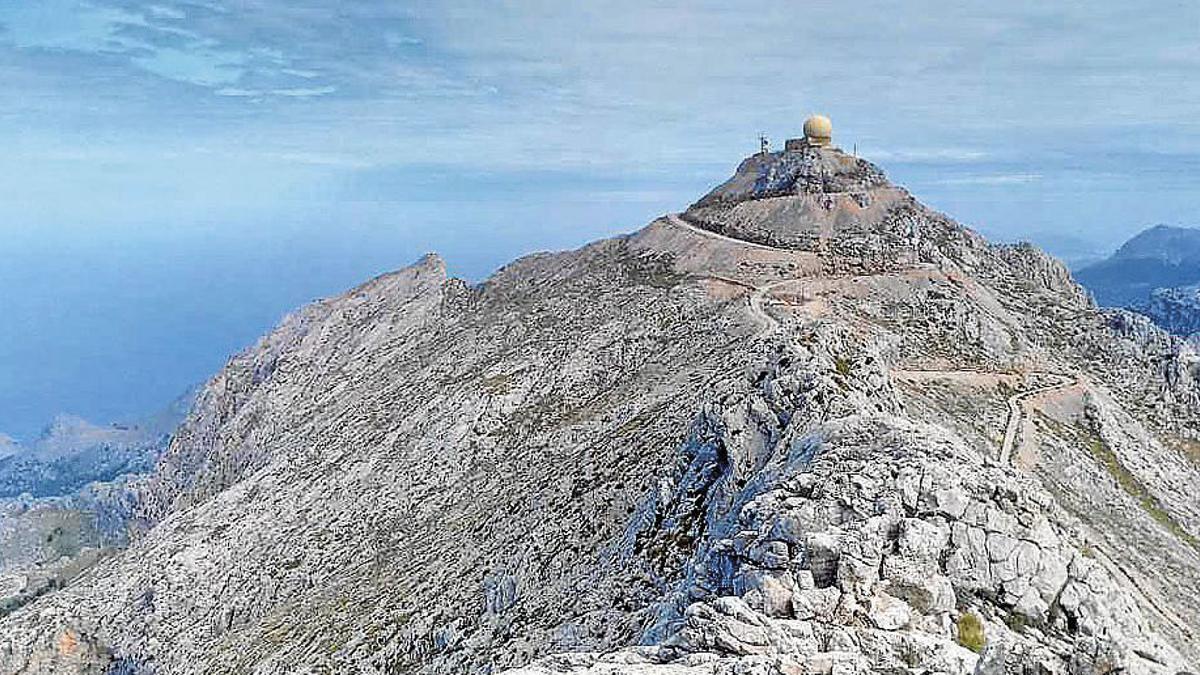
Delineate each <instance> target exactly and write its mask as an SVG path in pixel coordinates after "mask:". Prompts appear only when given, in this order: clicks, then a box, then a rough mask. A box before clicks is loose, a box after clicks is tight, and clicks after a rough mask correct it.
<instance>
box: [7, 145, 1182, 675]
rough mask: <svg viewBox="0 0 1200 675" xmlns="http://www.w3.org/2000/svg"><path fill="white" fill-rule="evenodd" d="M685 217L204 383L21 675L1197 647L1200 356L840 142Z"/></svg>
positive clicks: (538, 263) (554, 257)
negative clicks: (1010, 439) (122, 522)
mask: <svg viewBox="0 0 1200 675" xmlns="http://www.w3.org/2000/svg"><path fill="white" fill-rule="evenodd" d="M686 220H687V221H688V222H689V223H691V224H692V225H690V226H689V225H688V224H686V223H682V222H678V221H676V220H673V219H669V218H664V219H660V220H656V221H655V222H653V223H651V224H650V225H649V226H647V227H646V228H644V229H643V230H641V231H639V232H637V233H635V234H632V235H629V236H626V237H620V238H616V239H612V240H607V241H601V242H597V243H595V244H592V245H590V246H587V247H585V248H582V249H580V250H577V251H571V252H566V253H556V254H537V255H533V256H529V257H527V258H523V259H521V260H518V261H516V262H514V263H513V264H511V265H509V266H507V267H505V268H503V269H501V270H500V271H498V272H497V273H496V274H495V275H494V276H493V277H492V278H491V279H489V280H488V281H486V282H484V283H483V284H480V285H478V286H468V285H467V284H465V283H463V282H461V281H459V280H456V279H453V278H449V277H447V276H446V273H445V269H444V265H443V263H442V261H441V260H440V259H438V258H436V257H434V256H430V257H427V258H425V259H423V260H422V261H420V262H418V263H417V264H416V265H414V266H412V267H409V268H406V269H403V270H401V271H399V272H396V273H394V274H390V275H386V276H383V277H380V278H378V279H375V280H372V281H370V282H368V283H366V284H364V285H363V286H361V287H359V288H357V289H354V290H352V291H350V292H349V293H347V294H345V295H343V296H341V297H338V298H333V299H330V300H325V301H322V302H319V303H316V304H314V305H311V306H309V307H306V308H304V309H302V310H300V311H299V312H297V313H296V314H295V315H293V316H292V317H289V318H288V319H286V320H285V321H284V322H283V323H282V324H281V326H280V327H279V328H278V329H276V330H275V331H274V332H273V333H272V334H270V335H269V336H267V337H265V338H263V340H261V341H260V342H259V343H258V344H257V345H255V346H254V347H252V348H251V349H248V350H247V351H246V352H245V353H243V354H242V355H239V356H238V357H236V358H235V359H233V360H232V361H231V362H230V364H229V365H228V366H227V367H226V368H225V369H224V370H223V371H222V372H221V373H219V374H218V375H217V376H216V377H214V378H213V380H211V381H210V382H209V383H208V385H207V386H206V388H205V389H204V391H203V392H202V393H201V394H200V396H199V398H198V401H197V404H196V406H195V408H194V409H193V410H192V412H191V414H190V416H189V419H188V421H187V422H186V423H185V424H184V426H183V428H182V429H181V430H180V431H179V433H178V434H177V435H176V437H175V438H174V440H173V441H172V444H171V447H170V449H169V450H168V451H167V453H166V454H165V455H164V456H163V458H162V460H161V461H160V463H159V465H158V467H157V469H156V471H155V474H154V475H153V476H152V477H151V478H150V479H148V480H147V481H145V482H144V483H142V484H141V485H140V486H139V489H138V494H139V495H140V499H139V502H138V504H137V506H136V508H137V511H138V514H139V516H140V519H141V522H142V525H143V529H144V531H143V533H142V534H141V535H140V537H139V538H138V539H137V541H135V542H134V544H133V545H132V546H131V547H130V548H129V549H128V550H126V551H124V552H123V553H121V554H119V555H115V556H112V557H110V558H107V559H104V560H102V561H100V562H98V563H97V564H96V565H95V566H93V567H92V568H91V569H90V570H89V572H88V574H86V575H84V576H83V577H81V578H79V579H78V580H77V581H75V582H74V583H72V584H71V585H70V586H68V587H67V588H65V589H62V590H59V591H56V592H54V593H50V594H47V595H44V596H42V597H40V598H38V599H37V600H36V601H34V602H31V603H30V604H28V605H26V606H25V607H23V608H21V609H20V610H18V611H16V612H14V613H13V614H11V615H10V616H8V617H6V618H4V619H3V620H0V670H2V671H3V672H21V673H32V672H38V671H37V668H39V667H42V665H43V664H46V663H54V664H55V667H56V668H58V669H59V672H80V673H82V672H102V670H103V669H104V668H111V669H116V670H114V671H113V672H126V673H141V672H146V673H149V672H156V673H211V672H254V673H294V672H369V673H370V672H373V673H431V674H432V673H446V674H450V673H456V674H457V673H481V674H482V673H492V672H498V671H502V670H504V669H506V668H513V669H516V670H515V672H520V673H562V672H568V673H569V672H578V673H584V672H586V673H645V674H647V675H674V674H677V673H697V674H698V673H706V674H707V673H729V674H733V673H798V672H799V673H805V672H833V671H834V670H835V669H836V672H850V673H854V672H861V673H866V672H880V671H884V672H897V673H904V672H914V673H915V672H948V673H961V672H971V671H972V670H973V669H976V668H979V672H1012V671H1013V670H1014V669H1017V668H1021V667H1032V666H1030V664H1033V666H1040V667H1041V668H1043V669H1044V671H1045V672H1077V673H1084V672H1109V671H1111V670H1112V669H1114V668H1119V669H1124V670H1125V671H1126V672H1137V673H1170V674H1171V675H1174V674H1175V673H1176V672H1178V671H1180V670H1183V669H1186V668H1189V667H1191V666H1190V665H1189V664H1193V663H1195V661H1196V659H1197V656H1198V654H1200V644H1198V643H1197V642H1196V640H1197V637H1196V636H1195V635H1193V634H1192V633H1191V629H1190V626H1194V625H1200V606H1198V605H1197V601H1196V600H1195V598H1197V597H1200V557H1198V554H1197V551H1196V538H1197V537H1198V536H1200V502H1198V501H1197V500H1196V498H1195V497H1194V495H1193V494H1192V492H1193V491H1192V490H1190V489H1189V486H1194V485H1196V484H1200V471H1197V469H1196V466H1195V464H1194V461H1193V459H1192V455H1191V454H1190V453H1192V452H1194V451H1195V447H1196V446H1195V444H1196V443H1197V441H1200V439H1198V438H1197V436H1196V431H1195V430H1196V429H1198V428H1200V425H1198V423H1200V420H1198V419H1197V410H1200V405H1198V404H1200V385H1198V384H1197V379H1196V376H1197V373H1196V370H1195V368H1194V364H1192V363H1191V361H1189V358H1191V357H1190V356H1189V355H1190V354H1191V353H1192V352H1191V351H1190V350H1189V349H1187V348H1186V347H1185V346H1183V345H1182V344H1181V343H1179V342H1178V341H1177V340H1174V339H1172V338H1170V337H1169V336H1167V335H1165V334H1163V333H1162V332H1161V331H1158V330H1157V329H1154V328H1153V326H1148V325H1143V324H1141V323H1138V322H1137V319H1136V317H1130V316H1125V315H1106V314H1102V313H1100V312H1099V311H1097V310H1096V309H1095V308H1094V307H1092V306H1091V305H1090V304H1089V303H1088V301H1087V299H1086V297H1085V295H1084V294H1083V293H1082V291H1081V290H1080V289H1079V288H1078V286H1076V285H1075V284H1074V282H1072V281H1071V279H1070V277H1069V275H1068V274H1067V273H1066V271H1065V270H1064V269H1063V267H1062V266H1061V265H1060V264H1058V263H1057V262H1056V261H1054V260H1052V259H1050V258H1049V257H1047V256H1045V255H1044V254H1042V253H1041V252H1040V251H1037V250H1036V249H1033V248H1031V247H1001V246H993V245H991V244H988V243H987V242H986V241H984V240H983V239H982V238H980V237H979V236H978V235H976V234H974V233H972V232H970V231H969V230H966V229H964V228H961V227H960V226H958V225H957V224H955V223H953V221H950V220H949V219H947V218H945V217H944V216H941V215H939V214H936V213H933V212H931V211H929V210H928V209H926V208H925V207H923V206H921V205H920V204H919V203H917V202H916V201H915V200H913V199H912V198H911V197H910V196H909V195H908V194H907V193H906V192H904V191H903V190H902V189H900V188H898V187H895V186H892V185H890V184H888V183H887V182H886V181H885V180H884V178H883V176H882V174H881V173H880V172H879V171H878V170H877V169H875V168H874V167H872V166H871V165H869V164H867V163H866V162H863V161H862V160H858V159H855V158H852V157H848V156H846V155H845V154H843V153H840V152H839V151H836V150H830V149H821V150H805V151H804V152H798V153H784V154H782V155H768V156H756V157H753V158H751V159H749V160H747V161H746V162H744V163H743V164H742V166H741V167H740V168H739V170H738V174H737V175H736V176H735V177H734V178H733V179H732V180H731V181H729V182H728V183H726V184H725V185H723V186H721V187H720V188H718V189H717V190H715V191H714V193H712V194H710V195H709V196H707V197H705V198H704V199H702V200H701V201H700V202H698V203H697V205H695V206H694V207H692V208H691V209H689V211H688V212H687V214H686ZM715 233H719V234H722V235H725V236H715ZM729 237H733V239H730V238H729ZM738 239H744V240H746V241H753V242H756V243H757V245H750V244H747V243H742V242H739V241H738ZM1051 375H1053V376H1054V377H1050V376H1051ZM1047 382H1051V383H1061V384H1056V385H1054V386H1050V385H1048V384H1047ZM1022 392H1026V394H1022ZM1028 392H1038V393H1037V394H1036V395H1034V394H1029V393H1028ZM1014 401H1016V402H1015V403H1014ZM1014 408H1016V409H1017V411H1018V412H1019V413H1020V415H1019V416H1018V417H1017V418H1015V419H1016V421H1017V423H1018V428H1019V430H1020V433H1019V434H1018V435H1017V442H1016V447H1015V448H1013V449H1012V458H1011V459H1009V458H1005V460H1004V461H1001V452H1000V450H1001V440H1002V439H1003V437H1004V434H1005V429H1006V423H1008V422H1009V421H1010V420H1011V419H1012V418H1011V416H1012V415H1013V414H1014V413H1013V409H1014ZM67 634H69V635H72V636H75V639H76V641H77V643H78V644H86V645H89V650H88V652H87V654H88V655H89V657H88V660H87V662H86V663H85V662H82V661H79V660H76V661H71V660H70V659H68V658H66V656H64V655H63V652H62V650H61V644H62V643H61V636H63V635H67ZM635 645H641V646H635ZM97 664H99V665H97Z"/></svg>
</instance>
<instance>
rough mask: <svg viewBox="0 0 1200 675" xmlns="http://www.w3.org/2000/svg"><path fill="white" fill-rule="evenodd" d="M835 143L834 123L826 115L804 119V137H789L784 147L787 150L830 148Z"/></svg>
mask: <svg viewBox="0 0 1200 675" xmlns="http://www.w3.org/2000/svg"><path fill="white" fill-rule="evenodd" d="M832 145H833V123H832V122H830V121H829V118H828V117H826V116H824V115H813V116H811V117H809V118H808V119H806V120H804V138H789V139H788V140H787V142H786V143H785V144H784V146H783V149H784V150H785V151H787V152H794V151H797V150H803V149H805V148H828V147H830V146H832Z"/></svg>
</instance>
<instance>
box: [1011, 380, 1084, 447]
mask: <svg viewBox="0 0 1200 675" xmlns="http://www.w3.org/2000/svg"><path fill="white" fill-rule="evenodd" d="M1033 375H1035V376H1040V377H1045V378H1050V379H1053V380H1055V382H1054V383H1053V384H1048V385H1045V386H1041V387H1037V388H1035V389H1030V390H1028V391H1020V392H1017V393H1015V394H1013V395H1012V396H1009V397H1008V425H1007V426H1006V427H1005V429H1004V443H1003V444H1002V445H1001V446H1000V463H1001V464H1005V465H1008V464H1012V456H1013V451H1014V450H1015V449H1016V445H1017V441H1018V440H1019V438H1020V435H1021V425H1022V423H1023V422H1024V418H1025V406H1024V403H1025V401H1026V399H1029V398H1032V397H1034V396H1038V395H1041V394H1046V393H1049V392H1052V391H1058V390H1060V389H1066V388H1067V387H1073V386H1075V385H1076V384H1078V383H1079V379H1078V378H1075V377H1070V376H1068V375H1061V374H1059V373H1033Z"/></svg>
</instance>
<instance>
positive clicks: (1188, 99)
mask: <svg viewBox="0 0 1200 675" xmlns="http://www.w3.org/2000/svg"><path fill="white" fill-rule="evenodd" d="M1153 10H1154V11H1148V10H1147V9H1146V8H1145V7H1142V6H1137V5H1136V4H1131V3H1116V2H1107V3H1106V2H1096V3H1087V4H1086V5H1085V4H1083V3H1045V2H1028V3H1019V2H1016V3H1013V2H1009V3H995V2H986V3H985V2H962V3H932V2H858V3H845V2H815V3H795V2H771V1H769V0H768V1H761V2H755V3H728V2H688V3H675V4H665V3H653V2H634V1H624V0H620V1H616V2H604V3H588V4H584V3H562V2H540V1H538V2H495V1H488V2H484V1H480V2H420V1H418V2H408V3H398V2H397V3H392V2H388V3H384V2H365V1H357V2H356V1H343V2H333V1H331V0H325V1H321V2H314V1H311V0H300V1H295V0H291V1H286V0H241V1H238V2H232V1H226V0H194V1H188V2H177V1H174V0H162V1H157V0H156V1H153V2H140V1H123V0H113V1H103V0H97V1H93V2H68V1H65V0H6V1H5V2H4V3H3V4H0V83H3V86H2V87H0V149H2V151H0V175H3V176H4V178H5V179H4V180H3V181H0V317H5V318H6V319H7V322H6V324H4V325H0V430H3V431H8V432H9V433H16V434H18V435H21V436H26V437H28V436H30V435H32V434H33V433H36V429H37V427H38V426H39V425H41V424H42V423H44V421H45V420H46V418H47V417H48V416H49V415H51V414H53V413H54V412H56V411H59V410H70V411H72V412H77V413H81V414H84V415H86V416H89V417H92V418H94V419H97V420H99V421H107V420H109V419H116V418H122V417H128V416H130V415H133V414H135V413H137V412H139V411H144V410H149V409H151V408H153V407H154V406H156V405H158V404H159V403H161V402H164V401H166V400H167V399H169V398H170V397H171V396H172V395H173V394H174V393H175V392H177V391H180V390H182V389H183V388H184V387H186V386H187V385H188V384H190V383H192V382H194V381H197V380H200V379H203V378H204V377H206V376H207V375H209V374H211V373H212V372H213V371H214V370H215V369H216V368H218V367H219V366H220V365H221V363H222V362H223V360H224V359H225V358H227V356H228V355H229V354H230V353H231V352H232V351H234V350H236V349H239V348H241V347H243V346H245V345H247V344H249V343H251V342H252V341H253V339H254V337H255V336H257V335H258V334H260V333H261V332H262V331H263V330H265V329H267V328H268V327H269V326H270V325H271V324H273V323H274V322H275V321H277V320H278V319H279V318H280V316H281V315H282V314H283V313H284V312H285V311H287V310H288V309H290V308H292V307H294V306H295V305H297V304H299V303H302V302H305V301H307V300H310V299H312V298H313V297H317V296H323V295H329V294H333V293H336V292H338V291H339V290H341V289H343V288H345V287H347V286H350V285H352V284H353V283H355V282H357V281H359V280H361V279H363V278H365V277H367V276H369V275H371V274H375V273H378V272H382V271H385V270H388V269H392V268H395V267H399V266H402V265H404V264H406V263H408V262H409V261H411V260H413V259H415V258H416V257H417V256H419V255H420V254H421V253H423V252H424V251H426V250H431V249H432V250H438V251H440V252H442V253H443V255H445V256H446V257H447V259H448V260H449V262H450V265H451V268H452V271H454V272H455V273H458V274H460V275H463V276H466V277H468V278H471V279H479V278H481V277H483V276H485V275H486V274H487V273H488V271H490V270H491V269H493V268H494V267H495V266H497V265H499V264H501V263H503V262H504V261H505V260H507V259H508V258H510V257H512V256H514V255H517V254H520V253H522V252H526V251H530V250H536V249H544V248H560V247H567V246H575V245H578V244H581V243H583V242H585V241H587V240H589V239H593V238H596V237H600V236H604V235H607V234H611V233H615V232H621V231H628V230H631V229H635V228H636V227H639V226H640V225H642V224H644V223H645V222H646V221H648V220H649V219H650V218H652V217H653V216H654V215H656V214H658V213H662V212H665V211H668V210H674V209H678V208H681V207H683V206H685V205H686V204H687V203H688V202H690V201H692V200H693V199H695V198H696V197H697V196H699V195H700V194H702V193H703V192H704V191H705V190H706V189H707V188H708V187H709V186H711V185H712V184H713V183H715V182H718V181H720V180H721V179H723V178H724V177H725V176H726V175H728V174H729V173H730V171H731V170H732V168H733V167H734V166H735V165H736V164H737V162H738V160H739V159H740V158H741V157H742V156H744V155H746V154H748V153H749V152H751V151H753V150H754V149H755V147H756V137H757V135H758V133H760V132H763V133H766V134H768V135H769V136H771V137H772V138H774V139H776V141H777V143H778V142H781V141H782V139H784V138H785V137H787V136H790V135H795V134H796V133H798V128H799V125H800V121H801V120H802V119H803V118H804V117H805V116H806V115H807V114H808V113H810V112H817V111H819V112H824V113H826V114H828V115H830V116H831V117H832V118H833V120H834V124H835V134H836V138H837V140H838V141H839V142H840V143H841V144H842V145H844V146H850V145H852V144H857V146H858V149H859V152H860V153H861V154H863V155H864V156H866V157H868V158H870V159H873V160H874V161H876V162H877V163H879V164H880V165H881V166H883V168H884V169H885V170H887V171H888V172H889V173H890V174H891V176H892V177H893V178H894V179H896V180H897V181H898V182H901V183H904V184H906V185H907V186H908V187H909V188H911V189H912V190H913V191H914V192H915V193H916V194H917V195H918V197H920V198H922V199H923V200H925V201H926V202H928V203H930V204H932V205H934V206H936V207H938V208H941V209H943V210H945V211H947V212H948V213H950V214H951V215H953V216H955V217H957V218H959V219H960V220H962V221H964V222H966V223H968V224H971V225H973V226H975V227H977V228H978V229H980V230H981V231H983V232H984V233H985V234H988V235H989V236H992V237H995V238H1001V239H1018V238H1029V239H1033V240H1035V241H1038V242H1041V243H1043V244H1044V245H1046V246H1047V247H1049V248H1051V249H1052V250H1055V251H1057V252H1058V253H1060V254H1063V255H1066V256H1072V257H1084V256H1087V255H1094V254H1097V253H1100V252H1102V251H1104V250H1106V249H1109V248H1113V247H1115V246H1116V245H1117V244H1118V243H1120V241H1121V240H1123V239H1124V238H1125V237H1127V236H1129V235H1130V234H1132V233H1134V232H1136V231H1137V230H1140V229H1142V228H1144V227H1146V226H1148V225H1151V224H1154V223H1159V222H1166V223H1174V224H1195V223H1196V220H1197V219H1196V218H1195V215H1194V214H1195V201H1196V200H1195V198H1194V196H1195V189H1194V187H1192V186H1193V184H1194V183H1195V178H1196V176H1197V168H1200V115H1197V111H1200V87H1198V86H1196V84H1195V83H1194V79H1195V73H1197V72H1200V40H1197V39H1196V38H1197V34H1196V33H1197V27H1198V26H1200V5H1196V4H1195V3H1183V2H1178V3H1170V2H1165V3H1156V4H1155V6H1154V8H1153Z"/></svg>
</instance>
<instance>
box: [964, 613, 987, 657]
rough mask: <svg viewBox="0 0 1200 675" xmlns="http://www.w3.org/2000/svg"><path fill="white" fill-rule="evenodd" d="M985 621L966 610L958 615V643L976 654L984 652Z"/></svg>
mask: <svg viewBox="0 0 1200 675" xmlns="http://www.w3.org/2000/svg"><path fill="white" fill-rule="evenodd" d="M985 643H986V640H985V639H984V637H983V621H981V620H980V619H979V617H977V616H975V615H974V614H970V613H966V612H964V613H963V615H962V616H960V617H958V644H960V645H962V646H964V647H966V648H967V649H970V650H971V651H973V652H975V653H976V654H982V653H983V645H984V644H985Z"/></svg>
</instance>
